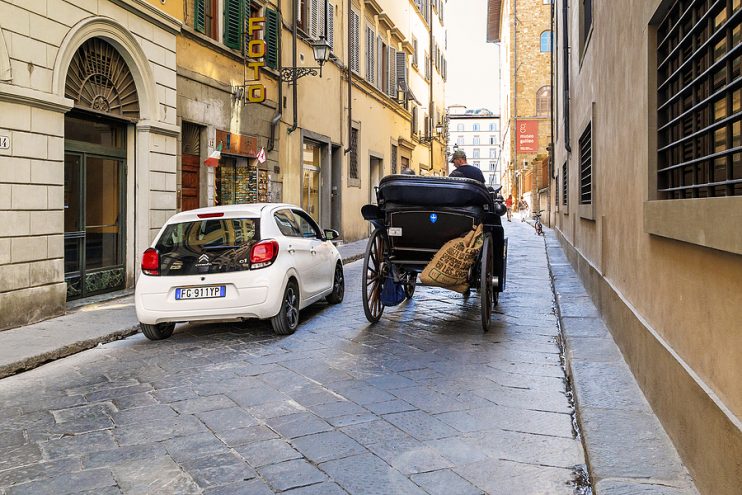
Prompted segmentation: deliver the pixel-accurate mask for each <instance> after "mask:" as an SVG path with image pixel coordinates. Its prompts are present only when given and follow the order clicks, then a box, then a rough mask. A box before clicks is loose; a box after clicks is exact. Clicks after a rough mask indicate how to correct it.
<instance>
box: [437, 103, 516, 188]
mask: <svg viewBox="0 0 742 495" xmlns="http://www.w3.org/2000/svg"><path fill="white" fill-rule="evenodd" d="M500 136H501V134H500V116H499V115H495V114H494V113H493V112H491V111H490V110H488V109H486V108H469V109H467V108H466V107H465V106H459V105H451V106H449V107H448V145H449V146H448V154H449V156H450V155H451V154H452V153H453V152H454V151H455V150H461V151H463V152H464V153H466V156H467V159H468V163H469V164H470V165H474V166H475V167H478V168H479V169H481V170H482V174H483V175H484V180H485V182H486V183H487V185H490V186H494V185H495V184H502V175H503V170H502V156H501V149H502V138H501V137H500ZM451 170H453V165H450V164H449V172H450V171H451Z"/></svg>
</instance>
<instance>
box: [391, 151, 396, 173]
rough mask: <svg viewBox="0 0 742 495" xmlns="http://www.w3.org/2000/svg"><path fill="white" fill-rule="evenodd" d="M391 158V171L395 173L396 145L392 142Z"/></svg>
mask: <svg viewBox="0 0 742 495" xmlns="http://www.w3.org/2000/svg"><path fill="white" fill-rule="evenodd" d="M391 158H392V160H391V161H392V164H391V165H392V173H393V174H396V173H397V146H396V145H394V144H393V145H392V157H391Z"/></svg>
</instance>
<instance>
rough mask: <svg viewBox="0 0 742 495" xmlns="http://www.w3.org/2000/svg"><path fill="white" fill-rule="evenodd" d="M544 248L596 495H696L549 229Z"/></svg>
mask: <svg viewBox="0 0 742 495" xmlns="http://www.w3.org/2000/svg"><path fill="white" fill-rule="evenodd" d="M546 246H547V253H548V257H549V260H550V271H551V276H552V280H553V284H554V291H555V294H556V299H555V300H556V302H557V308H558V312H559V316H560V324H561V326H562V335H563V336H564V339H565V347H566V361H567V365H568V366H567V370H568V373H569V375H570V378H571V381H572V385H573V389H574V397H575V402H576V406H577V420H578V424H579V427H580V430H581V434H582V440H583V444H584V446H585V451H586V457H587V461H588V468H589V472H590V476H591V478H592V482H593V490H594V493H595V494H596V495H642V494H650V493H651V494H652V495H655V494H656V495H681V494H683V495H696V494H697V493H698V492H697V490H696V488H695V486H694V484H693V481H692V479H691V477H690V475H689V473H688V471H687V469H686V468H685V466H683V464H682V462H681V460H680V458H679V456H678V454H677V451H676V450H675V448H674V446H673V445H672V443H671V441H670V439H669V437H668V436H667V434H666V433H665V431H664V429H663V428H662V425H661V424H660V422H659V420H658V419H657V417H656V416H655V415H654V414H653V413H652V409H651V407H650V405H649V403H648V402H647V400H646V398H645V397H644V395H643V394H642V392H641V389H640V388H639V385H638V384H637V382H636V380H635V379H634V376H633V375H632V374H631V371H630V369H629V367H628V365H627V364H626V362H625V361H624V360H623V356H622V355H621V352H620V350H619V349H618V346H617V345H616V343H615V342H614V341H613V339H612V337H611V335H610V332H609V331H608V329H607V328H606V326H605V324H604V323H603V321H602V320H601V319H600V316H599V314H598V311H597V309H596V308H595V305H594V304H593V303H592V300H591V299H590V298H589V297H588V296H587V293H586V292H585V290H584V287H583V286H582V284H581V282H580V279H579V277H578V275H577V274H576V273H575V272H574V270H573V269H572V266H571V265H570V264H569V263H568V262H567V259H566V256H565V255H564V252H563V251H562V248H561V246H560V244H559V241H558V240H557V238H556V236H555V234H554V233H553V231H551V230H548V229H547V230H546Z"/></svg>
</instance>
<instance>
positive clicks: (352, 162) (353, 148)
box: [348, 128, 359, 179]
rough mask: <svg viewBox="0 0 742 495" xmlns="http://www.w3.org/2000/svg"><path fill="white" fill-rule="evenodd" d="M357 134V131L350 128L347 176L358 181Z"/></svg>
mask: <svg viewBox="0 0 742 495" xmlns="http://www.w3.org/2000/svg"><path fill="white" fill-rule="evenodd" d="M358 134H359V130H358V129H356V128H352V129H351V131H350V157H349V159H348V168H349V170H348V176H349V177H350V178H351V179H358Z"/></svg>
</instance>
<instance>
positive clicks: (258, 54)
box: [245, 17, 266, 103]
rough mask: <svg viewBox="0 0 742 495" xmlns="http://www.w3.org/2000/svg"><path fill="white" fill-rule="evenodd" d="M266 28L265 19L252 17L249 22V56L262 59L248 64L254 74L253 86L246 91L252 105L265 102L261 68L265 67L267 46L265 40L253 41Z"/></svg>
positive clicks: (246, 97)
mask: <svg viewBox="0 0 742 495" xmlns="http://www.w3.org/2000/svg"><path fill="white" fill-rule="evenodd" d="M264 27H265V17H250V18H248V20H247V38H248V39H247V40H246V41H247V56H248V57H250V58H252V59H262V60H257V61H250V62H248V64H247V67H248V69H249V70H252V73H253V79H252V81H250V82H251V84H248V85H247V89H246V91H245V99H246V100H247V101H248V102H250V103H262V102H264V101H265V85H263V84H261V82H260V68H261V67H265V60H264V59H265V50H266V44H265V40H263V39H252V37H253V33H255V32H258V31H262V30H263V29H264Z"/></svg>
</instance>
